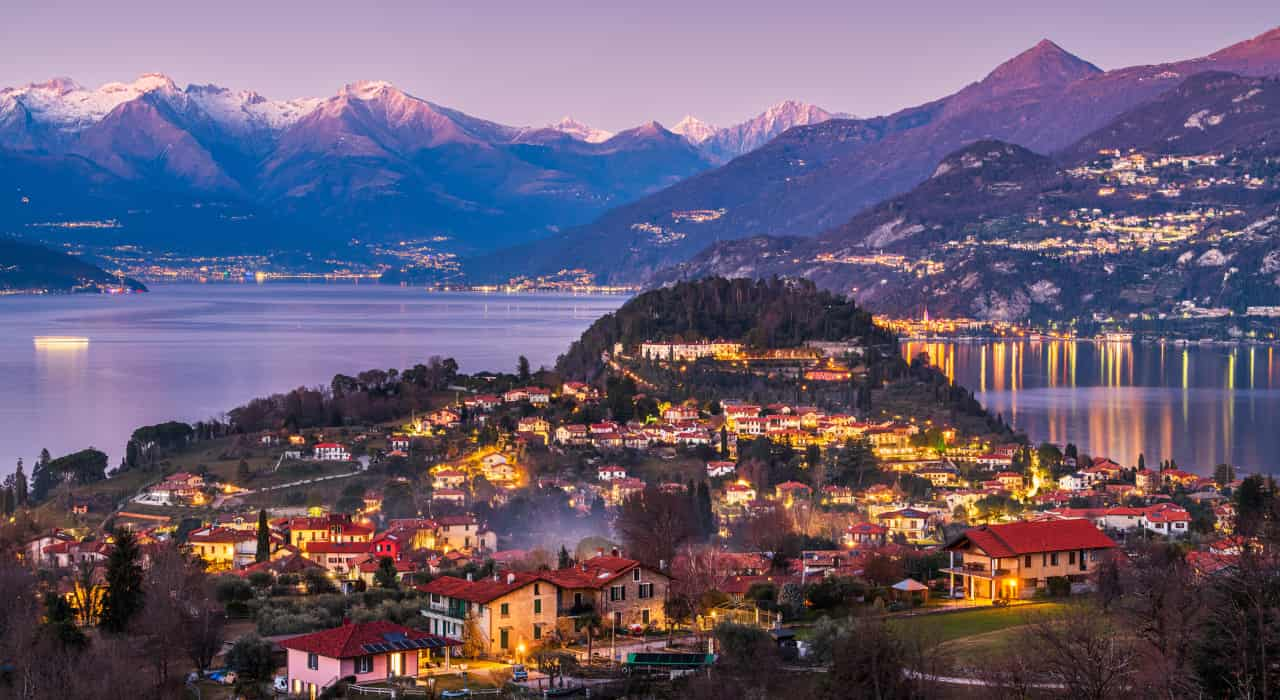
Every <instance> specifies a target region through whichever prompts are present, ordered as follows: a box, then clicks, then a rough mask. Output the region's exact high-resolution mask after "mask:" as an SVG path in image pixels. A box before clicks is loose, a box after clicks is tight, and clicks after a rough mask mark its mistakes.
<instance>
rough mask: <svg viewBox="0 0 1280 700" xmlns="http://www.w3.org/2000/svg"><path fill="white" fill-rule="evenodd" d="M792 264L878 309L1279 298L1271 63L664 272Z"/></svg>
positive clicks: (1278, 179) (1070, 308)
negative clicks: (803, 231)
mask: <svg viewBox="0 0 1280 700" xmlns="http://www.w3.org/2000/svg"><path fill="white" fill-rule="evenodd" d="M709 275H723V276H730V277H758V278H771V277H773V276H781V277H787V278H793V277H800V278H806V279H809V280H811V281H814V282H815V283H817V284H818V285H819V286H821V287H824V288H827V289H832V290H838V291H842V292H852V293H853V295H854V296H855V297H856V298H857V299H858V302H859V303H860V304H862V305H865V306H867V307H869V308H871V309H873V310H875V311H877V312H880V313H887V314H891V315H915V314H918V313H920V312H921V310H922V309H924V308H928V309H929V310H930V311H931V312H933V313H937V314H945V315H953V316H969V317H978V318H988V319H997V320H1023V319H1028V318H1031V319H1035V320H1040V321H1046V320H1047V321H1065V320H1073V319H1078V318H1081V317H1083V318H1086V319H1087V318H1088V317H1089V315H1090V314H1091V313H1097V314H1099V315H1101V316H1103V317H1111V316H1123V315H1125V314H1132V315H1133V316H1135V317H1137V316H1142V317H1145V318H1159V319H1163V318H1180V317H1184V316H1188V315H1189V316H1192V317H1194V316H1195V315H1197V314H1218V313H1220V312H1219V311H1206V310H1220V309H1227V310H1229V311H1231V312H1233V313H1235V314H1238V315H1243V314H1245V313H1247V312H1248V310H1249V308H1250V307H1259V306H1261V307H1269V306H1275V305H1280V79H1278V78H1274V77H1272V78H1257V77H1247V76H1240V75H1235V74H1230V73H1222V72H1216V71H1210V72H1204V73H1198V74H1195V75H1192V76H1191V77H1189V78H1187V79H1185V80H1184V81H1183V82H1182V83H1181V84H1179V85H1178V86H1177V87H1176V88H1174V89H1172V90H1169V91H1166V92H1164V93H1163V94H1162V95H1160V96H1159V97H1157V98H1155V99H1153V100H1150V101H1148V102H1146V103H1143V104H1141V105H1139V106H1137V107H1135V108H1133V109H1131V110H1129V111H1127V112H1125V113H1123V114H1121V115H1119V116H1118V117H1116V118H1115V119H1113V120H1112V121H1111V122H1110V123H1109V124H1107V125H1105V126H1103V127H1102V128H1100V129H1097V130H1095V131H1094V132H1092V133H1090V134H1087V135H1085V136H1084V137H1083V138H1081V139H1080V140H1079V141H1077V142H1076V143H1075V144H1072V145H1071V146H1069V147H1067V148H1064V149H1062V150H1060V151H1058V152H1057V153H1055V154H1054V155H1053V156H1052V157H1049V156H1043V155H1040V154H1037V153H1035V152H1033V151H1031V150H1029V149H1027V148H1024V147H1022V146H1018V145H1015V144H1010V143H1006V142H1001V141H993V140H984V141H978V142H975V143H972V144H969V145H967V146H965V147H963V148H961V149H959V150H957V151H955V152H953V153H951V154H949V155H948V156H946V157H945V158H943V159H942V160H941V161H940V162H939V163H938V164H937V166H936V167H935V168H934V170H933V172H932V174H931V175H930V176H929V177H928V178H927V179H926V180H925V181H924V182H922V183H920V184H919V185H917V186H916V187H914V188H912V189H911V190H909V191H908V192H906V193H903V194H901V195H898V196H897V197H893V198H890V199H888V200H886V201H884V202H881V203H880V204H878V205H876V206H874V207H871V208H868V209H866V210H864V211H862V212H860V213H859V214H857V215H855V216H854V217H852V218H851V219H850V220H849V221H847V222H845V223H843V224H841V225H839V226H835V227H832V228H830V229H828V230H827V231H825V232H823V233H822V234H820V235H819V236H816V237H774V236H760V237H753V238H748V239H745V240H735V241H723V242H720V243H717V244H714V245H712V246H710V247H708V248H707V249H705V250H704V251H702V252H701V253H699V254H698V255H696V256H695V257H694V258H693V259H692V260H690V261H689V262H687V263H681V264H679V265H676V266H674V267H672V268H669V269H668V270H665V271H663V272H661V273H659V275H658V276H657V279H656V281H657V282H659V283H668V282H671V281H675V280H682V279H696V278H700V277H704V276H709Z"/></svg>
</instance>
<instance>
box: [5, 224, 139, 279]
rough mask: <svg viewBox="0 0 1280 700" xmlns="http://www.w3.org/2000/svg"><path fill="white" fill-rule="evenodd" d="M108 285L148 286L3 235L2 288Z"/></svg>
mask: <svg viewBox="0 0 1280 700" xmlns="http://www.w3.org/2000/svg"><path fill="white" fill-rule="evenodd" d="M105 286H112V287H115V286H120V287H126V288H129V289H133V290H145V289H146V287H144V286H142V284H140V283H138V282H135V281H134V280H131V279H128V278H119V277H116V276H115V275H112V274H110V273H108V272H106V271H104V270H102V269H101V268H98V267H96V266H94V265H90V264H89V263H87V262H85V261H83V260H80V259H78V258H76V257H74V256H71V255H67V254H66V253H62V252H59V251H56V250H51V249H49V248H45V247H43V246H39V245H34V244H31V243H23V242H21V241H18V240H16V239H13V238H8V237H5V236H0V290H4V291H32V292H51V291H52V292H97V291H101V290H102V288H103V287H105Z"/></svg>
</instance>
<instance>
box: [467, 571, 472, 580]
mask: <svg viewBox="0 0 1280 700" xmlns="http://www.w3.org/2000/svg"><path fill="white" fill-rule="evenodd" d="M467 580H468V581H471V580H472V578H471V572H470V571H468V572H467Z"/></svg>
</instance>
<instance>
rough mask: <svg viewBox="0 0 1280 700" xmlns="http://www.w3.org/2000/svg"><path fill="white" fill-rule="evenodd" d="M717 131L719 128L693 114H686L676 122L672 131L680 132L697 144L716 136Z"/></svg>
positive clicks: (686, 138)
mask: <svg viewBox="0 0 1280 700" xmlns="http://www.w3.org/2000/svg"><path fill="white" fill-rule="evenodd" d="M717 131H719V129H717V128H716V127H714V126H711V125H710V124H708V123H706V122H704V121H702V120H701V119H699V118H697V117H695V116H693V115H692V114H686V115H685V117H684V119H681V120H680V121H679V122H676V125H675V126H673V127H671V133H673V134H680V135H681V136H683V137H684V138H685V140H686V141H688V142H689V143H691V144H693V145H695V146H696V145H698V144H700V143H702V142H703V141H706V140H707V139H709V138H711V137H712V136H715V134H716V132H717Z"/></svg>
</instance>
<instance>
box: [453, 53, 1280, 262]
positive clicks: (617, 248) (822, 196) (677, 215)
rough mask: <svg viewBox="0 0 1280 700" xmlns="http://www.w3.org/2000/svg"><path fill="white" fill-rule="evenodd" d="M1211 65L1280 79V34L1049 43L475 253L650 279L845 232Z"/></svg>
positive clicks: (1047, 146)
mask: <svg viewBox="0 0 1280 700" xmlns="http://www.w3.org/2000/svg"><path fill="white" fill-rule="evenodd" d="M1209 71H1226V72H1232V73H1239V74H1241V75H1245V76H1265V75H1274V74H1276V73H1280V29H1274V30H1271V31H1269V32H1266V33H1265V34H1262V35H1259V36H1258V37H1255V38H1254V39H1251V40H1248V41H1244V42H1241V43H1239V44H1236V45H1234V46H1231V47H1228V48H1226V49H1223V50H1221V51H1218V52H1215V53H1213V54H1210V55H1209V56H1205V57H1202V58H1196V59H1190V60H1185V61H1175V62H1171V63H1166V64H1159V65H1146V66H1134V67H1130V68H1122V69H1117V70H1111V71H1100V70H1099V69H1098V68H1097V67H1096V66H1094V65H1092V64H1091V63H1089V62H1087V61H1085V60H1083V59H1080V58H1078V57H1075V56H1073V55H1071V54H1069V53H1068V52H1066V51H1065V50H1063V49H1062V48H1061V47H1059V46H1057V45H1056V44H1054V43H1053V42H1050V41H1042V42H1039V43H1038V44H1036V45H1035V46H1033V47H1031V48H1030V49H1028V50H1027V51H1024V52H1022V53H1021V54H1019V55H1018V56H1015V57H1013V58H1012V59H1010V60H1008V61H1006V62H1004V63H1002V64H1001V65H999V66H997V67H996V68H995V69H993V70H992V71H991V72H990V73H989V74H988V75H987V76H985V77H984V78H983V79H982V80H980V81H977V82H975V83H972V84H970V85H968V86H966V87H964V88H962V89H961V90H959V91H957V92H956V93H954V94H952V95H949V96H946V97H943V98H940V99H938V100H935V101H932V102H928V103H925V104H922V105H918V106H915V107H910V108H907V109H904V110H901V111H899V112H896V113H894V114H890V115H887V116H882V117H873V118H867V119H831V120H828V121H824V122H822V123H820V124H816V125H810V126H800V127H796V128H793V129H791V130H789V131H786V132H784V133H782V134H781V135H779V136H778V137H776V138H775V139H773V140H772V141H770V142H769V143H768V144H766V145H765V146H763V147H761V148H759V149H756V150H754V151H752V152H750V153H747V154H746V155H743V156H740V157H738V158H736V159H734V160H732V161H730V162H728V163H727V164H725V165H723V166H721V167H718V168H715V169H712V170H708V171H706V172H702V173H699V174H698V175H696V176H693V177H690V178H688V179H686V180H683V181H681V182H680V183H678V184H676V185H674V186H672V187H670V188H667V189H665V190H661V191H659V192H656V193H654V194H652V195H649V196H647V197H645V198H643V199H640V200H637V201H635V202H632V203H629V204H626V205H623V206H621V207H618V208H615V209H612V210H610V211H609V212H607V213H605V214H604V215H603V216H601V217H600V218H599V219H597V220H596V221H595V222H593V223H591V224H589V225H587V226H582V227H578V228H575V229H572V230H569V231H565V232H563V233H561V234H557V235H556V236H554V237H552V238H550V239H548V240H546V241H541V242H539V244H538V245H537V246H536V247H532V246H530V247H521V248H515V249H512V250H510V251H500V252H499V253H496V254H494V255H491V256H487V257H483V258H478V259H476V260H474V261H471V262H470V263H469V265H468V269H469V270H470V272H471V274H472V275H473V276H474V277H475V278H476V279H492V278H497V277H501V276H503V275H505V274H508V273H510V272H513V271H516V272H521V273H524V274H541V273H544V272H547V271H551V270H556V269H561V268H565V267H582V268H585V269H588V270H591V271H594V272H596V273H597V274H598V275H600V276H601V277H603V278H604V279H607V280H609V281H613V282H620V283H621V282H629V283H637V282H638V283H644V282H645V281H647V280H649V279H652V278H653V276H654V275H655V274H656V273H657V272H658V271H659V270H661V269H662V268H664V267H666V266H669V265H672V264H678V263H680V262H682V261H685V260H688V259H689V258H690V257H692V256H693V255H695V254H697V253H698V252H699V251H701V250H703V249H704V248H706V247H707V246H708V245H710V244H713V243H716V242H717V241H729V240H734V239H741V238H748V237H752V236H758V235H772V236H813V235H817V234H818V233H820V232H822V231H825V230H827V229H830V228H832V227H835V226H839V225H841V224H843V223H845V222H846V221H848V220H849V219H850V218H852V217H853V216H855V215H857V214H858V213H859V212H860V211H862V210H864V209H866V208H868V207H871V206H873V205H875V204H876V203H877V202H880V201H883V200H885V199H888V198H891V197H893V196H896V195H898V194H901V193H903V192H906V191H908V190H910V189H911V188H912V187H914V186H915V185H917V184H919V183H921V182H923V181H924V180H925V179H926V178H927V177H928V176H929V175H930V174H931V173H932V172H933V170H934V168H935V167H936V166H937V164H938V163H939V162H941V161H942V159H943V158H945V157H946V156H947V155H948V154H950V153H952V152H954V151H956V150H957V149H959V148H962V147H963V146H964V145H966V144H969V143H974V142H977V141H982V140H988V139H996V140H1001V141H1005V142H1008V143H1012V144H1017V145H1020V146H1022V147H1025V148H1028V149H1030V150H1032V151H1035V152H1037V153H1052V152H1054V151H1057V150H1059V149H1062V148H1065V147H1067V146H1069V145H1071V144H1072V143H1074V142H1076V141H1077V140H1078V139H1080V138H1081V137H1083V136H1085V135H1086V134H1089V133H1091V132H1093V131H1095V130H1096V129H1099V128H1101V127H1103V126H1105V125H1106V124H1107V123H1108V122H1109V121H1111V120H1112V119H1114V118H1115V117H1117V116H1118V115H1120V114H1122V113H1124V112H1126V111H1128V110H1130V109H1133V108H1135V107H1137V106H1139V105H1141V104H1143V103H1145V102H1147V101H1150V100H1152V99H1154V98H1157V97H1159V96H1160V95H1161V94H1163V93H1165V92H1167V91H1169V90H1172V89H1174V88H1176V87H1177V86H1178V85H1179V84H1181V83H1182V82H1183V81H1184V80H1185V79H1186V78H1187V77H1188V76H1191V75H1196V74H1200V73H1205V72H1209ZM690 212H705V213H706V214H695V215H690V214H689V213H690Z"/></svg>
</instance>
